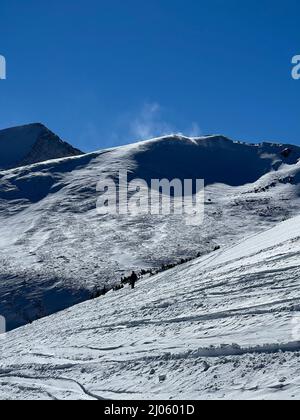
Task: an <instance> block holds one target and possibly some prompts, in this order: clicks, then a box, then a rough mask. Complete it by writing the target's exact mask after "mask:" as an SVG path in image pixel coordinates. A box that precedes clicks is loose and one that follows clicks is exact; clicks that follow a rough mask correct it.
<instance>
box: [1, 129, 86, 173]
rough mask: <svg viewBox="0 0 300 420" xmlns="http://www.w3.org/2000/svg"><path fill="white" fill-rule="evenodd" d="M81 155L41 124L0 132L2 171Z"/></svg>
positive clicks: (77, 150)
mask: <svg viewBox="0 0 300 420" xmlns="http://www.w3.org/2000/svg"><path fill="white" fill-rule="evenodd" d="M81 154H83V152H81V151H80V150H79V149H76V148H74V147H73V146H71V145H70V144H69V143H67V142H65V141H63V140H61V139H60V138H59V137H58V136H57V135H56V134H54V133H53V132H52V131H50V130H49V129H48V128H47V127H46V126H44V125H43V124H41V123H32V124H27V125H22V126H17V127H11V128H7V129H4V130H0V170H7V169H13V168H17V167H22V166H26V165H30V164H34V163H38V162H43V161H47V160H50V159H57V158H63V157H68V156H78V155H81Z"/></svg>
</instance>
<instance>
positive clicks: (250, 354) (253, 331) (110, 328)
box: [0, 217, 300, 399]
mask: <svg viewBox="0 0 300 420" xmlns="http://www.w3.org/2000/svg"><path fill="white" fill-rule="evenodd" d="M299 233H300V218H299V217H296V218H294V219H291V220H289V221H286V222H283V223H282V224H281V225H279V226H278V227H276V228H274V229H271V230H268V231H266V232H264V233H262V234H259V235H256V236H255V237H253V236H252V237H251V238H249V239H248V240H245V241H243V242H241V243H240V244H239V245H236V246H234V247H231V248H228V249H227V250H224V251H218V252H217V254H216V255H214V257H213V258H208V257H202V258H199V259H198V260H195V261H193V262H191V263H187V264H185V265H184V266H181V267H176V268H174V269H172V270H169V271H167V272H164V273H161V274H159V275H157V276H154V277H152V278H150V279H145V280H142V281H140V282H139V283H138V286H137V289H135V290H134V291H131V290H130V289H129V288H126V289H124V290H122V291H120V292H109V293H108V294H107V295H106V296H105V297H102V298H99V299H96V300H94V301H90V302H86V303H82V304H80V305H77V306H76V307H74V308H70V309H68V310H66V311H64V312H61V313H58V314H55V315H53V316H51V317H49V318H45V319H42V320H40V321H37V322H35V323H33V324H32V325H31V326H26V327H23V328H21V329H18V330H15V331H13V332H11V333H9V334H7V336H6V338H5V339H4V340H1V342H0V347H1V352H2V354H5V359H4V360H2V362H1V366H0V383H1V397H2V398H12V399H13V398H17V397H18V396H20V392H21V394H22V397H25V398H37V399H38V398H51V399H100V398H111V399H117V398H124V399H136V398H158V399H163V398H167V399H173V398H182V399H187V398H196V399H199V398H201V399H210V398H220V399H222V398H229V399H240V398H247V399H251V398H253V399H254V398H259V399H263V398H268V399H278V398H299V395H300V394H299V386H300V379H299V373H300V368H299V361H300V337H299V341H297V340H295V339H293V336H292V331H293V324H292V320H293V318H294V317H295V316H300V292H299V282H300V280H299V271H300V269H299V265H297V264H296V261H297V259H298V260H299V253H300V241H299ZM295 239H296V240H295ZM271 243H273V245H271ZM251 247H252V252H251V254H249V255H248V254H247V250H249V249H250V248H251ZM237 255H240V257H239V258H237ZM282 255H284V259H282V258H281V257H282ZM161 375H166V379H165V381H163V382H160V381H159V376H161Z"/></svg>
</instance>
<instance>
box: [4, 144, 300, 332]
mask: <svg viewBox="0 0 300 420" xmlns="http://www.w3.org/2000/svg"><path fill="white" fill-rule="evenodd" d="M224 149H226V150H227V149H228V150H231V149H232V150H233V151H232V153H233V154H234V153H235V156H236V159H235V163H236V164H237V165H240V163H239V162H240V161H244V160H246V158H245V157H243V156H244V155H243V154H244V153H245V154H246V155H248V154H249V153H250V154H251V155H253V156H255V162H256V163H257V166H256V164H255V165H253V167H251V171H252V172H251V177H250V175H249V173H250V172H249V173H247V177H248V176H249V177H250V178H249V179H251V180H252V179H254V180H255V182H254V183H250V184H246V185H242V183H243V182H244V180H245V179H246V178H247V177H246V175H245V177H246V178H245V177H244V176H243V177H242V181H240V183H241V185H239V186H231V185H226V184H224V183H223V184H220V183H218V182H220V181H221V180H222V181H223V182H225V181H226V180H227V181H228V182H229V179H228V178H226V176H227V175H226V171H225V169H226V165H225V160H224V159H225V158H226V156H229V155H230V154H226V153H225V152H224ZM285 149H286V146H281V145H260V146H249V145H241V144H237V143H233V142H231V141H229V140H228V139H225V138H221V137H208V138H201V139H188V138H183V137H178V136H175V137H167V138H162V139H154V140H151V141H148V142H142V143H138V144H134V145H129V146H125V147H121V148H116V149H111V150H105V151H102V152H97V153H93V154H88V155H83V156H79V157H71V158H67V159H61V160H52V161H48V162H45V163H39V164H35V165H31V166H25V167H22V168H18V169H12V170H8V171H2V172H0V296H1V297H3V298H2V299H1V301H0V314H2V315H4V316H5V317H6V318H7V321H8V328H9V329H12V328H15V327H18V326H20V325H23V324H25V323H28V322H30V321H32V320H34V319H36V318H37V317H42V316H46V315H49V314H51V313H53V312H55V311H57V310H60V309H64V308H66V307H68V306H70V305H73V304H75V303H78V302H80V301H82V300H84V299H87V298H88V296H90V294H91V291H93V289H94V287H95V286H96V287H98V288H101V287H103V286H104V285H106V286H110V285H112V284H116V283H119V281H120V279H121V277H122V276H123V275H125V274H128V273H129V272H130V271H132V270H136V271H140V270H141V269H150V268H154V269H155V268H159V267H160V266H161V265H162V264H169V263H177V262H178V261H180V260H181V259H182V258H188V257H196V256H197V255H198V254H201V255H207V254H209V253H211V252H212V251H213V250H214V248H216V247H217V246H221V247H222V248H223V247H225V246H227V245H228V244H229V243H235V242H236V241H238V240H240V239H241V238H244V237H247V236H249V235H251V234H255V233H257V232H259V231H261V230H264V229H267V228H270V227H272V226H273V225H274V224H275V223H277V222H280V221H282V220H285V219H287V218H289V217H292V216H293V215H295V214H297V213H298V212H299V185H298V183H299V172H300V166H299V164H298V163H294V162H296V161H297V158H298V153H299V150H298V148H297V147H295V148H293V149H292V151H291V152H290V153H285V156H286V157H284V156H283V155H282V151H283V150H285ZM237 150H238V151H239V152H237ZM249 150H250V152H249ZM209 151H210V152H209ZM202 152H203V153H204V154H205V156H206V159H210V160H211V162H212V163H211V165H212V167H214V165H215V173H216V175H215V177H214V178H213V170H212V169H211V168H210V166H209V165H207V163H206V160H204V159H203V158H202V157H201V156H202ZM209 153H211V154H209ZM161 156H165V159H166V160H162V159H161ZM194 156H198V157H199V164H198V163H197V161H196V160H195V159H194ZM230 156H231V155H230ZM253 159H254V158H253ZM222 160H224V162H223V167H222V170H220V168H219V167H218V165H217V163H218V162H221V161H222ZM260 162H263V164H264V165H265V164H266V167H265V169H264V171H262V169H261V168H260ZM284 162H286V163H290V165H287V164H283V163H284ZM202 165H204V166H203V167H204V169H202ZM205 165H206V166H205ZM273 166H276V169H277V170H272V167H273ZM231 168H232V160H229V161H228V167H227V169H228V172H230V171H231ZM258 168H259V170H258ZM124 169H125V170H128V171H129V172H130V174H131V177H132V178H133V177H139V178H144V179H147V180H149V179H151V178H157V177H159V178H161V177H165V176H166V177H167V178H169V179H172V178H173V177H175V176H177V177H179V178H183V177H185V176H187V177H188V178H190V177H196V176H203V177H204V178H205V172H206V171H207V173H208V175H209V176H208V179H209V182H207V186H206V201H205V220H204V223H203V225H201V226H187V225H186V221H185V218H184V217H182V216H164V217H158V216H151V215H149V214H147V215H136V216H128V217H124V216H123V217H114V216H112V215H107V216H99V215H98V214H97V212H96V201H97V198H98V195H97V192H96V185H97V182H98V181H99V179H100V177H104V176H111V177H113V178H116V176H117V174H118V171H119V170H124ZM270 170H271V172H269V171H270ZM249 171H250V169H249ZM262 172H264V173H265V175H264V176H263V177H262V178H260V179H258V178H259V176H260V175H261V174H262ZM255 174H256V175H255ZM237 177H238V173H235V175H234V177H233V178H232V179H234V182H235V183H239V182H238V178H237ZM257 179H258V180H257Z"/></svg>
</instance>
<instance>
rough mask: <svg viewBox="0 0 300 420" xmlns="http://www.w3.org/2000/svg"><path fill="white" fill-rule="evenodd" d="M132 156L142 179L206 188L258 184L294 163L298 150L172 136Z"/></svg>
mask: <svg viewBox="0 0 300 420" xmlns="http://www.w3.org/2000/svg"><path fill="white" fill-rule="evenodd" d="M284 151H285V153H283V152H284ZM134 156H135V160H136V163H137V165H138V168H137V173H138V175H139V176H141V177H142V178H143V179H147V178H148V177H149V176H151V177H153V176H154V175H155V176H157V177H159V178H167V179H175V178H179V179H189V178H198V179H204V180H205V182H206V184H207V185H210V184H214V183H222V184H226V185H230V186H241V185H244V184H248V183H253V182H255V181H257V180H258V179H259V178H260V177H262V176H263V175H265V174H266V173H268V172H270V171H272V170H274V169H278V168H279V167H280V165H281V164H282V163H286V164H295V163H297V162H298V159H299V158H300V148H299V147H297V146H289V145H285V146H283V145H280V144H272V143H263V144H258V145H250V144H246V143H241V142H233V141H231V140H230V139H228V138H226V137H223V136H210V137H202V138H194V139H190V138H186V137H181V136H173V137H164V138H160V139H154V140H152V141H150V142H145V143H143V144H141V145H140V147H139V148H137V150H136V152H135V154H134Z"/></svg>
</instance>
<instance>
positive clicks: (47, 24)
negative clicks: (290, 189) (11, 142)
mask: <svg viewBox="0 0 300 420" xmlns="http://www.w3.org/2000/svg"><path fill="white" fill-rule="evenodd" d="M0 1H1V5H0V54H2V55H4V56H5V57H6V60H7V76H8V78H7V80H5V81H3V80H1V81H0V110H1V111H0V128H6V127H8V126H13V125H19V124H24V123H29V122H37V121H39V122H43V123H44V124H46V125H47V126H49V128H51V129H52V130H53V131H55V132H56V133H57V134H59V135H60V136H61V137H62V138H64V139H65V140H68V141H70V142H71V143H73V144H74V145H75V146H77V147H80V148H81V149H83V150H85V151H90V150H96V149H100V148H103V147H109V146H115V145H118V144H124V143H129V142H132V141H135V140H138V139H141V138H147V137H151V136H154V135H159V134H165V133H167V132H182V133H185V134H190V135H197V134H211V133H222V134H224V135H227V136H230V137H232V138H234V139H241V140H249V141H261V140H272V141H273V140H274V141H282V142H291V143H300V118H299V111H300V109H299V108H300V106H299V100H300V81H295V80H293V79H292V78H291V69H292V65H291V59H292V57H293V56H294V55H296V54H300V29H299V16H300V2H299V0H285V1H276V0H272V1H271V0H259V1H258V0H243V1H240V0H206V1H202V0H144V1H141V0H126V1H125V0H84V1H83V0H53V1H52V2H49V1H46V0H26V1H24V0H0Z"/></svg>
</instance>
